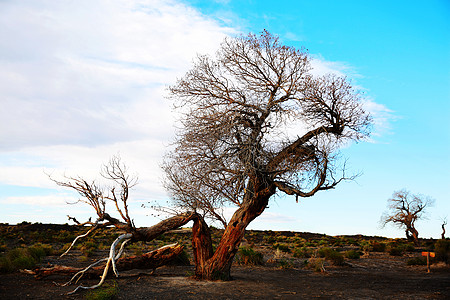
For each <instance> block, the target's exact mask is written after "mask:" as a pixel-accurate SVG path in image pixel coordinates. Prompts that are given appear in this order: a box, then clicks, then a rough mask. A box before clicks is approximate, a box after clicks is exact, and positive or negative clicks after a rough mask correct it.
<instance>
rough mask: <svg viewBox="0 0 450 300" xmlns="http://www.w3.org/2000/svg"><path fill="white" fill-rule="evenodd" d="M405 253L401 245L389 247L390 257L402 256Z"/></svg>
mask: <svg viewBox="0 0 450 300" xmlns="http://www.w3.org/2000/svg"><path fill="white" fill-rule="evenodd" d="M404 252H405V250H404V248H403V247H402V246H399V245H397V246H393V247H389V250H388V253H389V255H392V256H402V255H403V253H404Z"/></svg>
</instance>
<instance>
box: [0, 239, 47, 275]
mask: <svg viewBox="0 0 450 300" xmlns="http://www.w3.org/2000/svg"><path fill="white" fill-rule="evenodd" d="M44 256H46V250H45V248H44V247H42V246H39V245H37V246H32V247H28V248H15V249H12V250H10V251H7V252H6V253H5V254H3V255H1V256H0V273H11V272H14V271H17V270H19V269H32V268H34V267H35V266H36V265H37V264H38V263H39V262H40V261H41V259H42V258H43V257H44Z"/></svg>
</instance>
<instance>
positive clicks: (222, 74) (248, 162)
mask: <svg viewBox="0 0 450 300" xmlns="http://www.w3.org/2000/svg"><path fill="white" fill-rule="evenodd" d="M310 70H311V65H310V59H309V56H308V54H307V53H306V52H305V51H304V50H297V49H295V48H293V47H288V46H285V45H282V44H281V43H280V41H279V39H278V37H276V36H273V35H271V34H270V33H268V32H267V31H264V32H262V33H261V35H259V36H258V35H254V34H249V35H248V36H241V37H237V38H228V39H226V40H225V41H224V42H223V43H222V45H221V47H220V49H219V50H218V52H217V53H216V55H215V57H210V56H199V57H197V59H196V61H195V62H194V66H193V67H192V69H191V70H190V71H188V72H187V74H186V75H185V76H184V77H183V78H181V79H179V80H178V82H177V84H175V85H174V86H171V87H170V89H169V90H170V94H171V98H172V99H173V100H174V103H175V107H176V108H179V111H180V113H181V114H182V117H181V120H180V121H181V126H180V127H181V128H180V130H179V132H178V138H177V141H176V143H175V145H176V148H175V149H174V150H173V151H172V152H171V153H169V154H168V155H167V157H166V160H165V164H164V170H165V171H166V188H167V189H168V190H169V192H170V194H171V196H172V198H173V200H174V203H175V206H176V207H179V208H180V209H182V210H186V211H195V212H198V213H199V214H200V215H202V216H205V217H207V218H211V219H215V220H218V221H219V222H220V223H221V224H223V226H224V227H225V231H224V234H223V236H222V238H221V240H220V243H219V244H218V246H217V248H216V250H215V251H214V252H213V251H212V245H211V244H210V241H211V239H210V237H209V236H208V235H209V232H208V230H203V231H202V232H201V234H200V232H195V230H196V228H194V242H195V243H196V249H197V250H199V252H198V253H197V254H198V256H195V255H197V254H195V255H194V256H195V257H196V263H197V266H196V267H197V268H196V276H197V277H198V278H205V279H217V278H222V279H228V278H230V267H231V264H232V261H233V258H234V256H235V254H236V252H237V251H238V248H239V244H240V242H241V240H242V238H243V236H244V231H245V228H246V227H247V226H248V225H249V223H250V222H251V221H252V220H254V219H255V218H256V217H258V216H259V215H261V214H262V213H263V211H264V209H265V208H266V207H267V205H268V203H269V199H270V198H271V197H272V196H273V195H275V194H276V193H277V192H283V193H285V194H288V195H295V196H296V198H297V199H298V197H311V196H313V195H314V194H316V193H317V192H318V191H323V190H330V189H333V188H334V187H335V186H336V185H337V184H338V183H340V182H341V181H342V180H345V179H353V178H354V177H353V176H350V177H346V176H345V174H344V170H345V163H344V164H341V165H340V164H339V159H338V158H339V156H338V155H337V149H338V148H339V147H340V146H341V145H343V144H345V143H347V142H349V141H357V140H359V139H361V138H364V137H366V136H367V135H368V127H369V125H370V122H371V118H370V116H369V115H368V114H367V113H366V112H365V111H364V109H363V107H362V102H361V100H362V99H361V95H360V94H359V93H358V92H357V91H356V90H355V89H354V88H353V87H352V86H351V84H350V83H349V82H348V81H347V80H346V78H343V77H338V76H334V75H327V76H320V77H315V76H313V75H312V74H311V73H310V72H309V71H310ZM224 206H226V207H228V206H235V207H237V210H236V211H235V213H234V214H233V216H232V217H231V219H230V220H229V221H227V220H225V218H224V216H223V214H221V210H220V209H221V208H223V207H224ZM202 234H203V235H202ZM205 235H206V236H205ZM197 239H200V240H201V241H202V242H200V240H199V241H196V240H197Z"/></svg>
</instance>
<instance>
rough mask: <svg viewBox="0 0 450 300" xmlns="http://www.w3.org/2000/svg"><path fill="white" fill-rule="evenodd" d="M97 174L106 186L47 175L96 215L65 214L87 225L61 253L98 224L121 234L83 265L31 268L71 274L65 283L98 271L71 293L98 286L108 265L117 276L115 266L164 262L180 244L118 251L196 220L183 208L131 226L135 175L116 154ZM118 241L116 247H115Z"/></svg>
mask: <svg viewBox="0 0 450 300" xmlns="http://www.w3.org/2000/svg"><path fill="white" fill-rule="evenodd" d="M101 174H102V176H103V177H104V178H105V179H107V180H108V181H110V182H112V186H111V187H110V188H107V189H106V188H102V187H100V186H99V185H98V184H97V183H96V182H95V181H93V182H87V181H86V180H85V179H83V178H81V177H66V178H65V179H64V180H55V179H52V178H51V179H52V180H53V181H54V182H56V183H57V184H58V185H60V186H63V187H67V188H70V189H73V190H75V191H77V192H78V193H79V194H80V195H81V196H82V198H81V199H80V200H79V201H78V202H83V203H86V204H88V205H89V206H91V207H92V208H93V210H94V211H95V213H96V215H97V218H96V220H95V221H92V220H91V218H90V219H89V221H87V222H84V223H80V222H79V221H78V220H77V219H76V218H75V217H71V216H68V217H69V220H72V221H73V222H75V223H76V224H78V225H80V226H90V227H89V229H88V230H87V231H86V233H84V234H82V235H80V236H78V237H76V238H75V239H74V241H73V242H72V244H71V245H70V247H69V248H68V249H67V251H66V252H64V253H63V254H62V255H61V256H64V255H66V254H67V253H68V252H69V251H70V250H71V248H72V247H73V246H74V245H75V243H76V242H77V241H78V240H79V239H82V238H84V237H86V236H88V235H89V234H92V233H93V232H94V231H95V230H97V229H99V228H102V227H110V226H113V227H115V228H117V229H118V230H119V231H120V232H122V234H121V235H120V236H119V237H118V238H117V239H116V240H115V241H114V242H113V243H112V245H111V249H110V253H109V256H108V257H106V258H104V259H101V260H99V261H97V262H95V263H93V264H91V265H89V266H87V267H86V268H74V267H66V266H53V267H50V268H41V269H37V270H34V271H31V273H33V274H35V275H36V277H37V278H42V277H44V276H48V275H52V274H55V273H62V274H71V275H73V277H72V279H71V280H70V281H69V282H67V283H66V284H71V283H74V282H75V283H76V282H78V280H80V279H81V277H83V276H85V275H89V276H97V277H98V275H101V279H100V282H99V283H98V284H97V285H94V286H88V287H85V286H81V285H80V286H78V287H77V288H76V289H75V290H74V291H73V292H72V293H74V292H76V291H77V290H79V289H92V288H97V287H99V286H100V285H102V283H103V282H104V280H105V278H106V277H107V275H108V272H109V270H110V269H111V268H112V270H113V272H114V274H115V275H116V276H119V270H129V269H140V268H144V269H151V268H153V269H154V268H157V267H159V266H161V265H164V264H166V263H167V262H169V261H170V260H172V259H173V258H175V257H176V256H177V255H178V254H180V253H181V251H182V250H183V247H182V246H181V245H178V244H172V245H167V246H164V247H161V248H159V249H156V250H154V251H151V252H148V253H145V254H144V255H142V256H140V257H129V258H121V255H122V253H123V249H124V246H125V244H127V243H133V242H136V241H151V240H153V239H155V238H157V237H158V236H160V235H161V234H162V233H164V232H167V231H169V230H172V229H176V228H178V227H180V226H182V225H185V224H186V223H188V222H189V221H191V220H194V224H195V223H196V222H198V219H197V213H195V212H188V211H185V212H183V213H180V214H177V215H174V216H172V217H171V218H168V219H165V220H163V221H161V222H159V223H158V224H156V225H154V226H151V227H146V228H138V227H136V226H135V224H134V222H133V219H131V217H130V215H129V211H128V198H129V192H130V189H131V188H132V187H133V186H135V185H136V183H137V177H133V176H130V175H128V173H127V168H126V166H125V165H124V164H123V163H122V162H121V159H120V157H118V156H115V157H113V158H112V159H111V160H110V161H109V163H108V164H106V165H104V167H103V169H102V172H101ZM108 204H113V206H114V208H115V209H114V210H115V212H116V215H117V217H114V216H112V215H110V214H109V213H107V212H106V209H107V206H108ZM114 210H113V211H114ZM119 245H120V248H118V246H119Z"/></svg>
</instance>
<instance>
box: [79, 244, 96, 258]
mask: <svg viewBox="0 0 450 300" xmlns="http://www.w3.org/2000/svg"><path fill="white" fill-rule="evenodd" d="M97 249H98V244H97V243H95V242H92V241H87V242H84V243H83V245H82V246H81V248H80V250H81V252H82V253H83V254H84V255H85V256H86V257H90V256H92V254H94V252H95V250H97Z"/></svg>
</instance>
